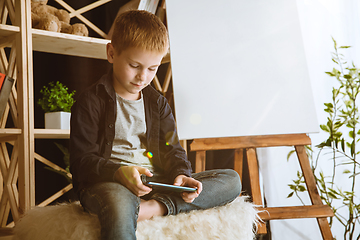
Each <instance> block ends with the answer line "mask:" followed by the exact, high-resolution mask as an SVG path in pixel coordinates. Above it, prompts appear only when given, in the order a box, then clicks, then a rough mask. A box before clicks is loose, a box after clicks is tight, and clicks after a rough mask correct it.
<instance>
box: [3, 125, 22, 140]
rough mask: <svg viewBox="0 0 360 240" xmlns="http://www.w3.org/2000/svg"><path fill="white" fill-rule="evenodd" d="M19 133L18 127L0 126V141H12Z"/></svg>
mask: <svg viewBox="0 0 360 240" xmlns="http://www.w3.org/2000/svg"><path fill="white" fill-rule="evenodd" d="M20 134H21V129H18V128H2V129H0V142H7V141H14V140H16V139H17V137H18V136H19V135H20Z"/></svg>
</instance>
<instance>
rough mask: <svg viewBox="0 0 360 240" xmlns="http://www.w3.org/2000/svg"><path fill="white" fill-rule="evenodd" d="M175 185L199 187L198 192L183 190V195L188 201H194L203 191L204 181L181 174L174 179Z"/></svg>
mask: <svg viewBox="0 0 360 240" xmlns="http://www.w3.org/2000/svg"><path fill="white" fill-rule="evenodd" d="M174 185H176V186H185V187H193V188H197V190H196V192H182V193H181V197H182V199H183V200H184V201H185V202H187V203H192V202H193V201H194V200H195V198H197V197H198V196H199V194H200V193H201V191H202V183H201V182H199V181H198V180H195V179H194V178H191V177H187V176H185V175H179V176H177V177H176V178H175V180H174Z"/></svg>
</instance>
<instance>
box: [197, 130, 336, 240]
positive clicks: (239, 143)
mask: <svg viewBox="0 0 360 240" xmlns="http://www.w3.org/2000/svg"><path fill="white" fill-rule="evenodd" d="M310 144H311V140H310V138H309V137H308V136H307V135H306V134H284V135H267V136H247V137H224V138H207V139H195V140H194V141H193V142H192V143H191V144H190V150H191V151H196V162H195V171H196V172H200V171H204V170H205V163H206V159H205V158H206V157H205V156H206V151H207V150H222V149H235V157H234V170H235V171H237V172H238V173H239V175H240V177H241V178H242V173H243V169H242V166H243V153H244V151H245V153H246V160H247V163H248V167H249V178H250V179H249V181H250V187H251V195H252V200H253V203H254V204H255V205H257V206H263V201H262V197H261V192H260V184H259V170H258V161H257V157H256V148H259V147H261V148H263V147H279V146H295V150H296V153H297V157H298V160H299V163H300V167H301V170H302V172H303V175H304V178H305V183H306V186H307V190H308V193H309V195H310V199H311V202H312V205H309V206H294V207H258V209H259V210H260V211H261V212H260V213H259V216H260V218H261V219H262V220H263V221H268V220H274V219H292V218H316V219H317V222H318V225H319V228H320V232H321V234H322V237H323V239H324V240H330V239H333V237H332V233H331V230H330V226H329V223H328V221H327V217H331V216H334V213H333V211H332V210H331V208H330V207H329V206H327V205H323V203H322V201H321V198H320V195H319V193H318V190H317V187H316V182H315V178H314V175H313V173H312V170H311V167H310V163H309V158H308V156H307V154H306V151H305V147H304V146H305V145H310ZM242 181H246V180H244V179H242ZM258 227H259V228H258V233H259V234H265V233H266V226H265V224H264V223H260V224H259V226H258Z"/></svg>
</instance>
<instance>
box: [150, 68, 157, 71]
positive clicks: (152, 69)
mask: <svg viewBox="0 0 360 240" xmlns="http://www.w3.org/2000/svg"><path fill="white" fill-rule="evenodd" d="M156 69H157V68H149V70H150V71H156Z"/></svg>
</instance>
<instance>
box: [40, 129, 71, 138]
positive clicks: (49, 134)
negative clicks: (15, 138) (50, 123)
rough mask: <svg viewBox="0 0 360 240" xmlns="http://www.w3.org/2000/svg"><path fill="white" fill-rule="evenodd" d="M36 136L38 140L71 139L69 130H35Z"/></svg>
mask: <svg viewBox="0 0 360 240" xmlns="http://www.w3.org/2000/svg"><path fill="white" fill-rule="evenodd" d="M34 136H35V138H36V139H69V138H70V130H69V129H43V128H37V129H34Z"/></svg>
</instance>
